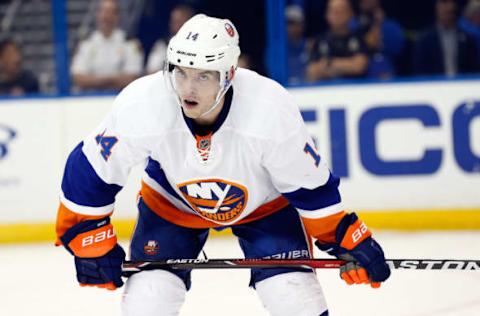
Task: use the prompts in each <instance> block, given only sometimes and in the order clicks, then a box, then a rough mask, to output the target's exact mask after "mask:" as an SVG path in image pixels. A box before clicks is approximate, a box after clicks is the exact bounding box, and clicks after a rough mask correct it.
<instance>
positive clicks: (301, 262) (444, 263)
mask: <svg viewBox="0 0 480 316" xmlns="http://www.w3.org/2000/svg"><path fill="white" fill-rule="evenodd" d="M344 263H345V261H343V260H337V259H167V260H160V261H127V262H125V263H124V264H123V275H124V276H130V275H132V274H134V273H137V272H140V271H146V270H155V269H252V268H278V267H284V268H285V267H292V268H313V269H335V268H339V267H340V266H341V265H343V264H344ZM387 264H388V265H389V266H390V268H392V269H409V270H467V271H468V270H477V271H478V270H480V260H457V259H452V260H450V259H389V260H387Z"/></svg>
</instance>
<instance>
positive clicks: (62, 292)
mask: <svg viewBox="0 0 480 316" xmlns="http://www.w3.org/2000/svg"><path fill="white" fill-rule="evenodd" d="M375 236H376V238H377V240H378V241H379V242H380V243H381V244H382V246H383V247H384V249H385V252H386V254H387V257H389V258H425V259H440V258H448V259H450V258H451V259H480V232H419V233H397V232H376V233H375ZM123 244H124V246H125V245H126V244H127V243H123ZM205 251H206V253H207V255H208V256H209V257H210V258H215V257H216V258H226V257H241V250H240V248H239V246H238V244H237V242H236V240H235V239H233V238H232V239H230V238H222V239H213V240H210V241H208V242H207V245H206V247H205ZM317 255H318V256H323V255H322V254H319V253H317ZM337 273H338V271H335V270H317V274H318V278H319V280H320V282H321V284H322V286H323V289H324V292H325V295H326V297H327V302H328V304H329V309H330V315H332V316H350V315H355V316H361V315H365V316H367V315H368V316H375V315H389V316H476V315H479V316H480V271H414V270H395V271H394V272H393V274H392V277H391V278H390V279H389V280H388V282H387V283H385V284H383V285H382V287H381V288H380V289H379V290H373V289H370V288H369V287H368V286H364V285H362V286H347V285H345V284H344V283H343V281H341V280H340V279H339V278H338V275H337ZM192 282H193V285H192V289H191V290H190V292H189V293H188V294H187V299H186V303H185V305H184V307H183V309H182V311H181V314H180V315H182V316H189V315H196V316H198V315H209V316H217V315H218V316H220V315H222V316H223V315H229V316H237V315H238V316H240V315H242V316H244V315H259V316H260V315H268V314H267V312H266V311H265V310H264V309H263V307H262V305H261V303H260V302H259V300H258V299H257V296H256V293H255V291H254V290H252V289H250V288H249V287H248V282H249V271H248V270H197V271H194V272H193V274H192ZM120 300H121V290H117V291H114V292H111V291H106V290H100V289H96V288H82V287H79V286H78V285H77V284H76V281H75V271H74V267H73V259H72V257H71V256H70V255H69V254H68V253H67V252H66V251H65V250H64V249H62V248H56V247H54V246H52V245H50V244H38V245H8V246H5V245H3V246H0V315H8V316H10V315H15V316H17V315H18V316H39V315H41V316H88V315H95V316H96V315H101V316H110V315H119V305H120ZM159 315H161V312H160V313H159ZM292 316H293V315H292Z"/></svg>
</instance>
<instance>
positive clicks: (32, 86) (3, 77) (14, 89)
mask: <svg viewBox="0 0 480 316" xmlns="http://www.w3.org/2000/svg"><path fill="white" fill-rule="evenodd" d="M38 90H39V89H38V80H37V78H36V77H35V75H34V74H33V73H32V72H31V71H29V70H25V69H23V67H22V53H21V51H20V48H19V47H18V45H17V43H15V41H14V40H13V39H11V38H4V39H2V40H0V94H1V95H10V96H19V95H24V94H26V93H38V92H39V91H38Z"/></svg>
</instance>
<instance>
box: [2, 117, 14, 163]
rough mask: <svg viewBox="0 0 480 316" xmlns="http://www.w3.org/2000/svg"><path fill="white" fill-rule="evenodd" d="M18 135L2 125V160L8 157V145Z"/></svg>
mask: <svg viewBox="0 0 480 316" xmlns="http://www.w3.org/2000/svg"><path fill="white" fill-rule="evenodd" d="M16 134H17V133H16V132H15V130H13V129H12V128H10V127H8V126H6V125H2V124H0V159H3V158H4V157H6V156H7V154H8V144H9V143H10V142H11V141H12V140H13V139H14V138H15V136H16Z"/></svg>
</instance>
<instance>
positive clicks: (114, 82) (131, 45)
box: [71, 0, 143, 91]
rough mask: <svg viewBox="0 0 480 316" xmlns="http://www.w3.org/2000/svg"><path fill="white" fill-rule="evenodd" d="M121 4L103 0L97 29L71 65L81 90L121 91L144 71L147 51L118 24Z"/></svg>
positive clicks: (81, 46)
mask: <svg viewBox="0 0 480 316" xmlns="http://www.w3.org/2000/svg"><path fill="white" fill-rule="evenodd" d="M118 10H119V8H118V4H117V2H116V1H113V0H102V1H101V2H100V6H99V8H98V11H97V29H96V30H95V31H94V32H93V33H92V34H91V35H90V37H89V38H88V39H86V40H84V41H82V42H81V43H80V44H79V48H78V51H77V53H76V54H75V56H74V57H73V62H72V65H71V72H72V76H73V81H74V83H75V85H76V86H77V87H79V88H80V89H81V90H96V91H102V90H103V91H111V90H120V89H122V88H123V87H125V86H126V85H127V84H129V83H130V82H131V81H133V80H134V79H136V78H137V77H139V76H140V75H141V74H142V68H143V53H142V50H141V47H140V44H139V42H138V41H136V40H129V39H127V37H126V34H125V32H124V31H123V30H121V29H119V28H118V27H117V25H118V16H119V15H118V14H119V12H118Z"/></svg>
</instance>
